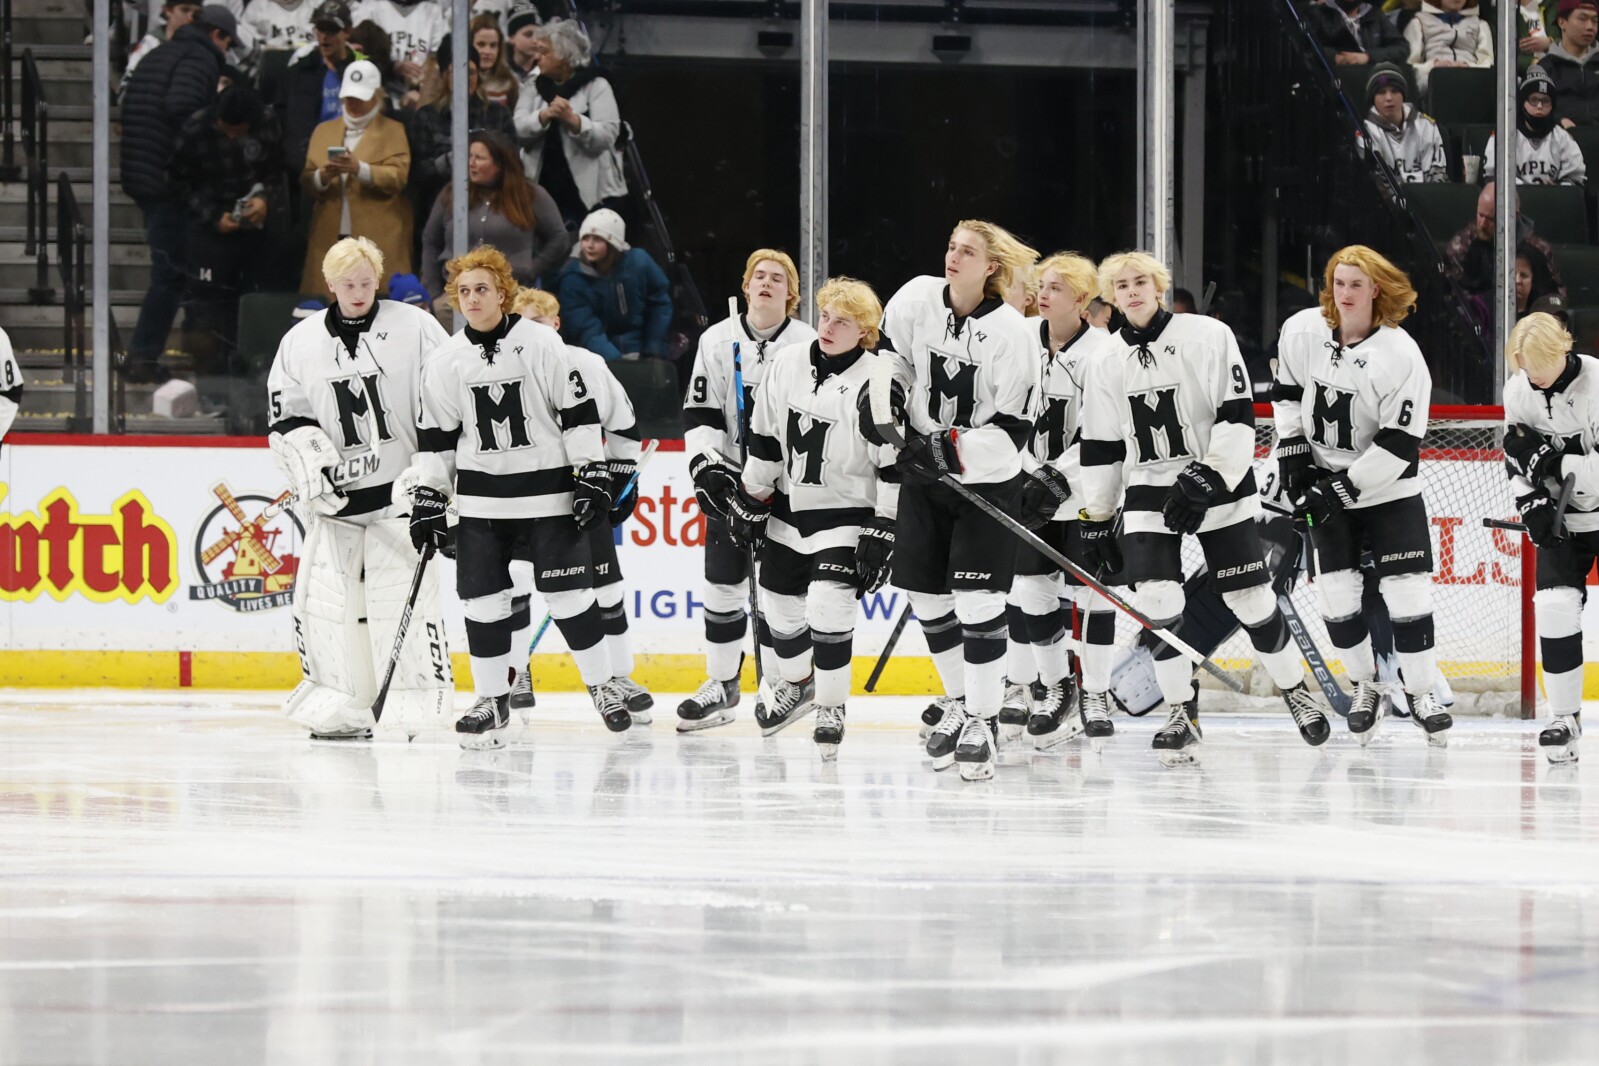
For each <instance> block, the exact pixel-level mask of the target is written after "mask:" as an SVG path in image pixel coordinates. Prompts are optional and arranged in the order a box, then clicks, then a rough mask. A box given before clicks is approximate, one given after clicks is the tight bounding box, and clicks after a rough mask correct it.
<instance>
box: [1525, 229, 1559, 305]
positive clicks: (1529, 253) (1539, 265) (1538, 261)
mask: <svg viewBox="0 0 1599 1066" xmlns="http://www.w3.org/2000/svg"><path fill="white" fill-rule="evenodd" d="M1561 295H1562V294H1561V292H1560V286H1558V285H1556V284H1555V279H1554V275H1553V274H1551V273H1550V272H1549V260H1548V259H1546V258H1544V253H1543V249H1541V248H1539V247H1538V246H1536V245H1534V244H1533V243H1532V242H1531V241H1522V242H1521V243H1520V244H1519V245H1517V246H1516V318H1517V319H1518V320H1519V319H1522V318H1525V317H1526V316H1527V315H1530V314H1531V313H1532V312H1533V310H1534V309H1535V308H1534V305H1535V304H1537V303H1538V302H1539V301H1540V300H1542V299H1543V298H1544V297H1546V296H1554V297H1555V298H1557V299H1559V298H1560V297H1561Z"/></svg>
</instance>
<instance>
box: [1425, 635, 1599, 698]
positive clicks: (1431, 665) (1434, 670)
mask: <svg viewBox="0 0 1599 1066" xmlns="http://www.w3.org/2000/svg"><path fill="white" fill-rule="evenodd" d="M1399 672H1400V673H1402V674H1403V675H1404V682H1405V691H1406V692H1414V693H1417V694H1418V695H1419V694H1420V693H1423V692H1431V691H1432V690H1433V686H1434V685H1436V684H1437V683H1438V652H1437V651H1436V650H1434V649H1432V648H1428V649H1427V650H1426V651H1408V652H1407V651H1402V652H1400V653H1399ZM1577 675H1578V683H1577V687H1578V688H1579V689H1581V687H1582V682H1581V676H1582V671H1581V670H1579V671H1577ZM1578 706H1581V699H1580V697H1579V699H1578Z"/></svg>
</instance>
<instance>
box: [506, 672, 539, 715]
mask: <svg viewBox="0 0 1599 1066" xmlns="http://www.w3.org/2000/svg"><path fill="white" fill-rule="evenodd" d="M534 705H535V701H534V699H533V675H532V673H531V672H529V671H525V670H523V671H518V672H517V675H516V680H515V681H513V682H512V683H511V710H513V711H515V712H516V713H517V716H518V717H520V718H521V719H522V724H523V725H527V724H528V723H529V722H530V721H532V720H533V707H534Z"/></svg>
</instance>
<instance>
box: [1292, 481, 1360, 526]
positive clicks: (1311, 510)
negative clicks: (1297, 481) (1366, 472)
mask: <svg viewBox="0 0 1599 1066" xmlns="http://www.w3.org/2000/svg"><path fill="white" fill-rule="evenodd" d="M1359 499H1360V490H1359V489H1357V488H1355V483H1354V482H1353V481H1351V480H1350V479H1349V475H1348V474H1334V475H1332V476H1331V477H1328V478H1323V479H1322V480H1320V481H1318V482H1316V484H1314V485H1312V486H1311V488H1310V491H1309V492H1307V493H1305V499H1304V502H1302V503H1301V504H1300V505H1299V510H1298V512H1297V513H1298V514H1299V515H1302V516H1303V517H1305V518H1307V519H1309V521H1310V526H1311V528H1312V529H1314V528H1315V527H1316V526H1324V525H1326V524H1327V523H1329V522H1331V521H1333V520H1335V519H1336V518H1337V517H1338V516H1339V515H1341V514H1343V513H1344V511H1345V510H1346V509H1347V508H1350V507H1353V506H1354V505H1355V502H1356V501H1357V500H1359Z"/></svg>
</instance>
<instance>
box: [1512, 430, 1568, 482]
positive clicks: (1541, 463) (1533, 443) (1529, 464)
mask: <svg viewBox="0 0 1599 1066" xmlns="http://www.w3.org/2000/svg"><path fill="white" fill-rule="evenodd" d="M1560 459H1561V454H1560V449H1559V448H1557V447H1556V446H1555V445H1554V444H1553V442H1551V441H1549V440H1548V439H1546V438H1545V437H1544V436H1543V435H1542V434H1539V433H1535V432H1533V431H1532V430H1529V429H1526V428H1525V427H1522V426H1512V427H1511V431H1510V432H1509V433H1506V434H1505V465H1506V466H1508V467H1510V469H1511V471H1512V472H1513V473H1516V474H1520V475H1521V476H1522V477H1524V478H1526V479H1527V480H1528V481H1530V482H1532V483H1533V485H1534V486H1535V487H1538V486H1542V485H1543V481H1544V479H1545V478H1558V477H1559V476H1560Z"/></svg>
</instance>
